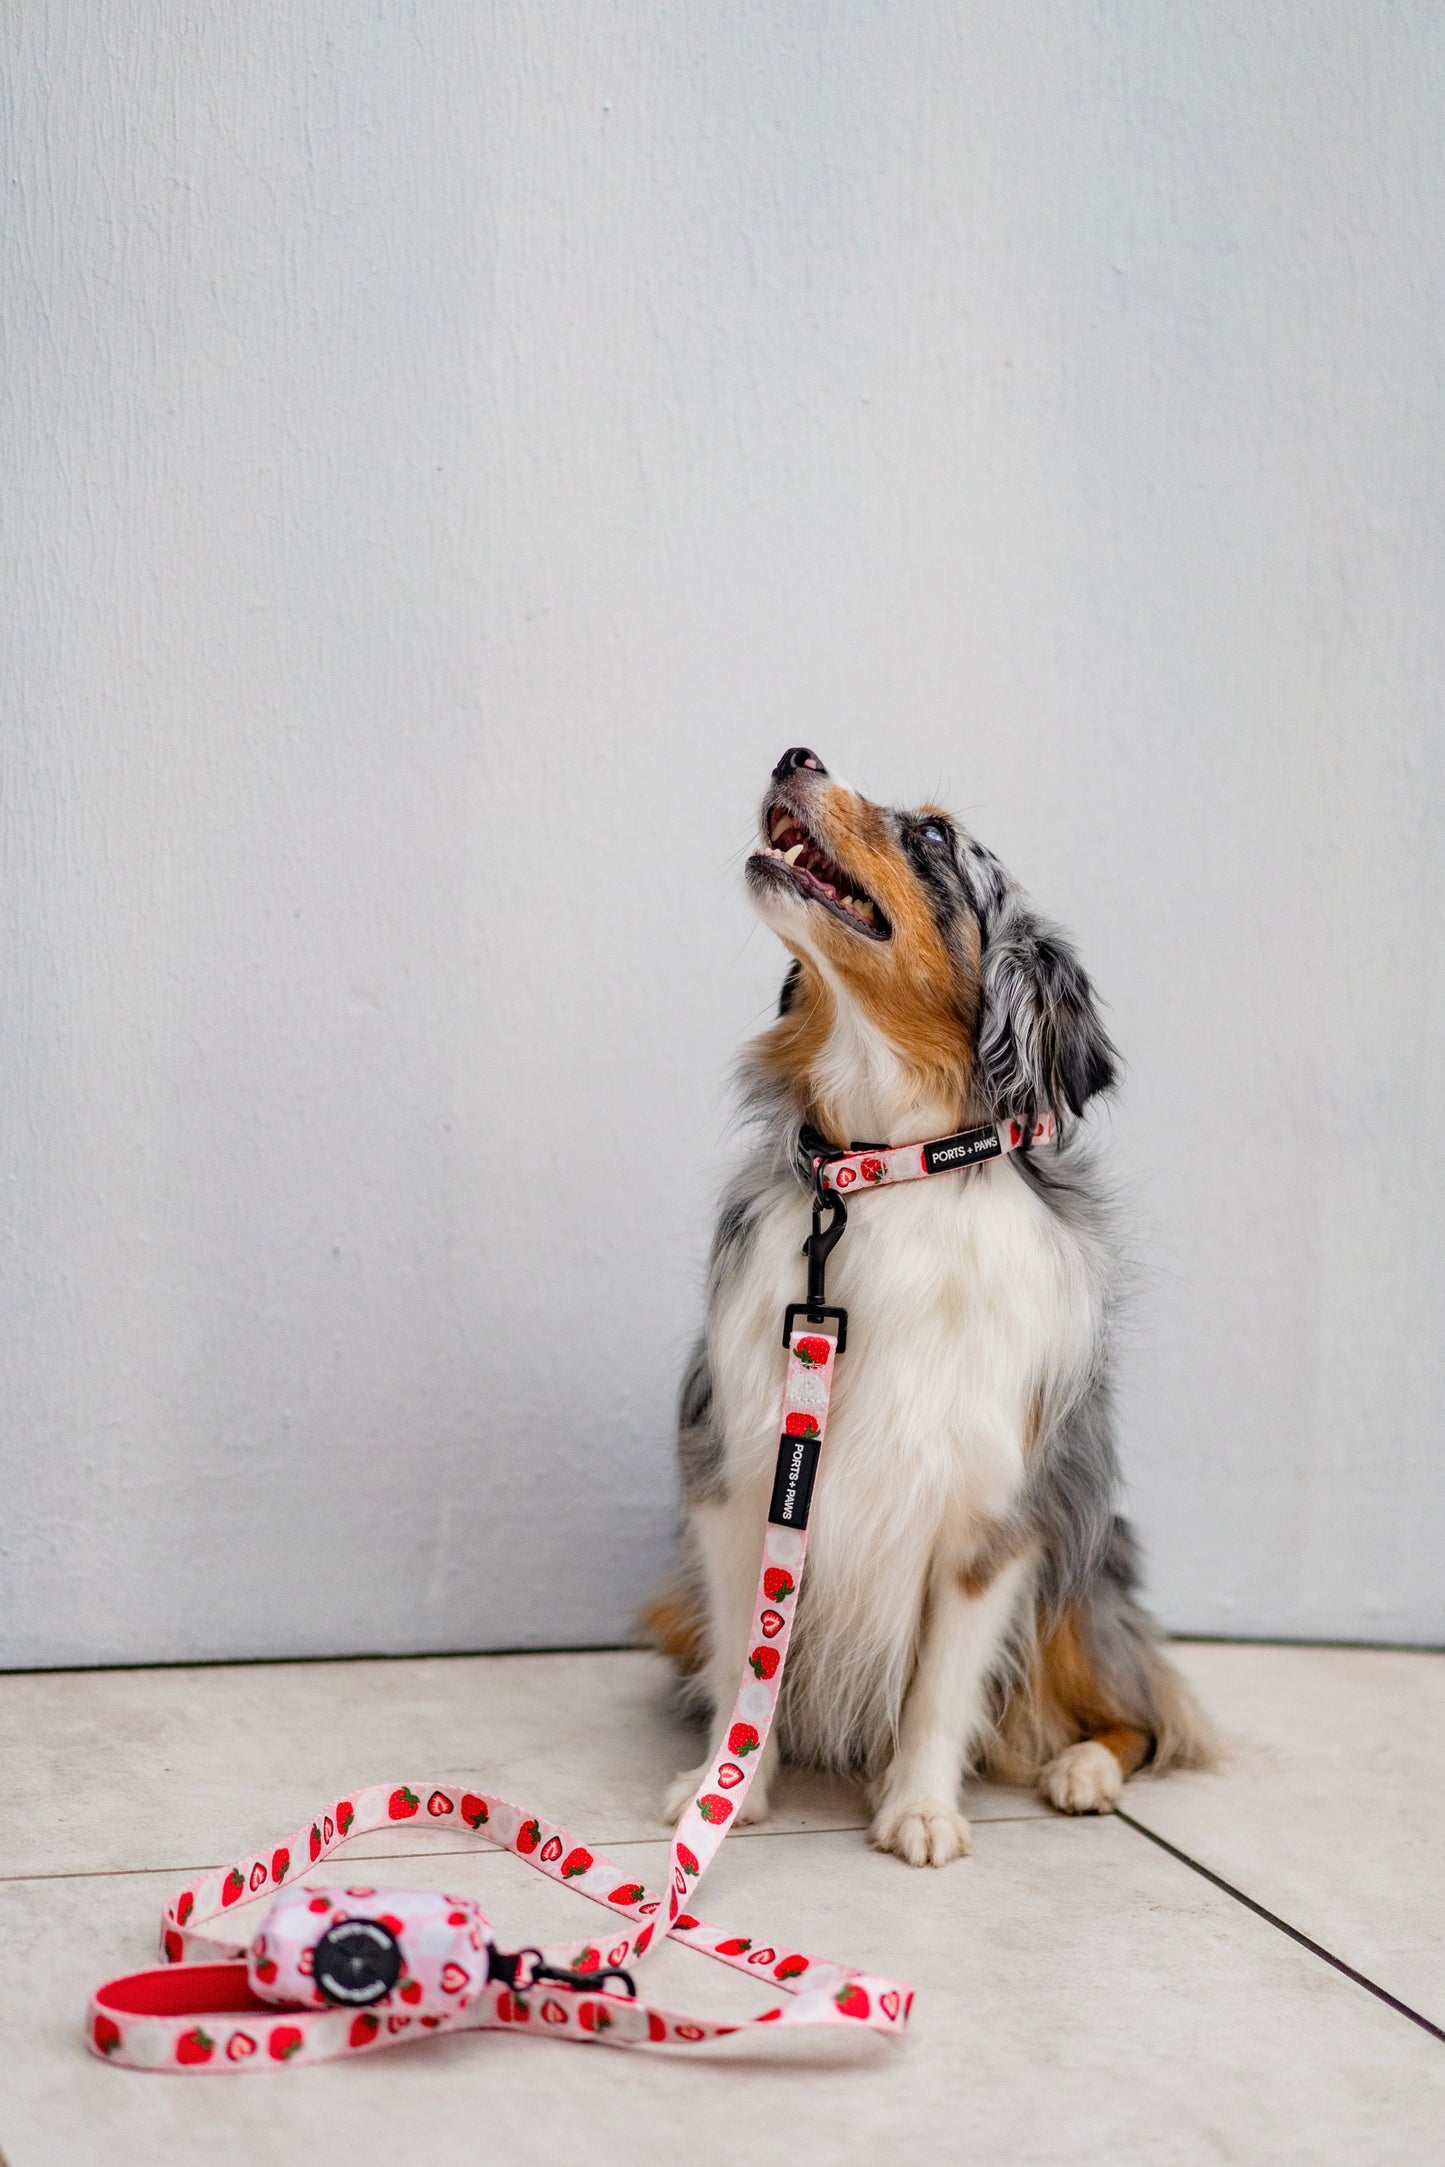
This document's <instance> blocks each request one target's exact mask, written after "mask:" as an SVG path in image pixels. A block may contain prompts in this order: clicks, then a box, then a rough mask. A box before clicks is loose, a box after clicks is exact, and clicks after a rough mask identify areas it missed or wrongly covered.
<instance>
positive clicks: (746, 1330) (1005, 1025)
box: [647, 747, 1209, 1866]
mask: <svg viewBox="0 0 1445 2167" xmlns="http://www.w3.org/2000/svg"><path fill="white" fill-rule="evenodd" d="M747 879H748V886H749V888H750V890H751V892H752V898H753V902H754V904H755V905H756V907H757V910H758V912H759V914H760V915H761V917H762V918H763V920H764V922H765V923H766V924H767V925H769V926H771V928H772V929H773V931H774V932H775V933H776V934H777V935H778V937H779V939H780V940H781V941H782V942H783V945H784V946H785V947H786V948H787V949H789V950H790V951H791V954H792V958H793V960H792V963H791V965H790V967H789V969H788V972H787V976H786V978H785V980H784V982H783V991H782V998H781V1002H780V1004H779V1014H778V1018H777V1021H776V1022H775V1023H774V1024H773V1026H772V1027H771V1029H770V1030H768V1031H766V1032H765V1033H764V1034H763V1036H762V1037H761V1038H760V1039H758V1040H757V1041H756V1043H755V1044H754V1045H753V1046H752V1047H751V1048H750V1049H749V1051H748V1053H747V1055H746V1058H745V1062H744V1069H743V1076H744V1085H745V1092H746V1102H747V1111H748V1113H749V1115H750V1116H751V1124H752V1134H753V1139H754V1141H753V1147H752V1150H751V1152H750V1155H749V1157H748V1159H747V1162H746V1164H745V1165H744V1166H743V1168H742V1169H741V1171H740V1172H739V1174H738V1175H737V1177H736V1179H735V1180H734V1181H733V1183H732V1184H731V1186H730V1187H729V1189H728V1190H727V1193H726V1194H725V1196H724V1198H723V1201H722V1205H721V1209H720V1212H719V1216H718V1222H717V1230H716V1234H715V1236H714V1240H713V1248H712V1261H711V1269H710V1272H709V1279H708V1294H707V1317H706V1326H705V1329H704V1332H703V1335H702V1338H701V1340H700V1341H699V1343H698V1346H697V1349H696V1352H695V1354H694V1356H693V1359H692V1361H691V1363H690V1365H689V1367H688V1370H687V1374H686V1377H685V1379H684V1382H683V1388H682V1397H681V1409H680V1425H679V1439H678V1452H679V1457H680V1460H681V1466H682V1482H683V1491H684V1497H685V1501H686V1512H687V1522H686V1533H685V1537H684V1541H683V1546H682V1551H681V1554H680V1557H679V1561H678V1566H677V1570H676V1574H675V1576H674V1579H673V1582H672V1584H671V1585H670V1587H669V1588H668V1590H667V1591H666V1592H665V1593H664V1594H663V1595H662V1596H661V1598H660V1599H659V1600H658V1602H657V1603H655V1604H654V1606H653V1608H652V1610H651V1611H650V1612H649V1613H648V1619H647V1623H648V1625H649V1626H650V1629H651V1632H652V1635H653V1637H654V1638H655V1639H656V1640H657V1641H659V1642H660V1644H661V1645H662V1646H663V1647H664V1648H666V1649H667V1650H668V1652H669V1653H670V1654H672V1655H673V1657H674V1658H675V1659H676V1661H677V1662H678V1665H679V1667H680V1668H681V1670H682V1671H683V1673H684V1675H685V1676H686V1677H687V1678H688V1679H689V1680H690V1682H691V1686H692V1689H693V1691H694V1693H695V1694H696V1696H697V1698H698V1700H699V1701H700V1702H701V1703H702V1704H703V1705H704V1706H705V1711H706V1714H707V1717H708V1720H709V1721H711V1722H713V1723H715V1724H716V1723H721V1722H723V1721H725V1720H726V1718H727V1715H728V1712H729V1710H730V1708H731V1706H732V1700H733V1694H734V1690H735V1687H736V1685H737V1681H738V1678H739V1675H740V1673H741V1671H742V1667H743V1663H744V1661H745V1658H746V1654H747V1639H746V1635H747V1632H748V1629H749V1625H750V1622H751V1617H752V1605H753V1596H754V1591H755V1588H756V1582H757V1569H758V1556H759V1552H760V1548H761V1543H762V1536H763V1528H764V1523H765V1520H766V1517H767V1511H768V1499H769V1495H770V1489H771V1483H772V1477H773V1467H774V1460H775V1456H776V1451H777V1424H778V1398H779V1388H780V1381H781V1376H782V1366H783V1365H782V1356H781V1352H780V1349H779V1343H778V1341H779V1323H780V1319H781V1316H782V1312H783V1308H784V1305H785V1304H786V1303H788V1302H790V1301H796V1300H797V1299H798V1298H799V1297H800V1295H801V1293H802V1276H803V1272H804V1266H803V1263H802V1261H801V1259H800V1254H799V1252H800V1247H801V1244H802V1240H803V1237H804V1235H805V1234H806V1232H807V1230H808V1225H809V1209H810V1189H809V1179H808V1174H807V1171H806V1162H805V1161H804V1160H803V1159H802V1157H801V1156H800V1141H799V1139H800V1131H801V1130H802V1128H803V1126H804V1125H805V1124H809V1125H811V1127H812V1128H813V1129H815V1130H816V1131H817V1132H818V1133H819V1134H820V1135H821V1136H822V1137H824V1138H825V1139H826V1140H827V1142H828V1143H829V1144H832V1145H839V1146H841V1145H845V1144H848V1143H860V1144H861V1143H869V1144H901V1143H909V1142H914V1141H918V1140H922V1139H924V1138H929V1137H935V1136H943V1135H947V1134H949V1133H951V1132H953V1131H956V1130H959V1129H963V1128H968V1127H971V1126H974V1125H981V1124H984V1123H987V1122H994V1121H1000V1120H1007V1119H1010V1118H1016V1119H1017V1120H1019V1121H1020V1122H1022V1123H1023V1124H1024V1125H1025V1126H1026V1128H1029V1129H1031V1128H1032V1126H1033V1124H1034V1122H1035V1120H1036V1119H1037V1117H1038V1116H1039V1115H1040V1114H1042V1113H1044V1112H1046V1111H1047V1112H1050V1113H1052V1115H1053V1116H1054V1120H1055V1123H1056V1124H1057V1128H1056V1141H1054V1142H1052V1143H1050V1144H1047V1145H1043V1146H1040V1147H1037V1148H1035V1149H1032V1150H1024V1151H1021V1152H1018V1153H1016V1154H1014V1155H1012V1156H1010V1157H1006V1158H999V1159H994V1160H991V1161H986V1162H983V1163H980V1164H978V1165H976V1166H971V1167H969V1168H967V1169H966V1170H964V1171H960V1172H956V1173H951V1174H947V1175H942V1176H940V1177H938V1178H937V1179H934V1180H927V1181H918V1182H912V1183H908V1184H906V1185H904V1186H901V1187H899V1188H897V1189H890V1190H888V1191H886V1192H879V1193H877V1194H871V1195H869V1196H867V1197H865V1198H864V1199H863V1200H862V1202H861V1205H860V1206H859V1208H857V1209H855V1210H854V1211H853V1213H852V1216H851V1218H850V1220H849V1224H848V1231H847V1236H846V1238H845V1239H844V1240H843V1241H842V1243H841V1244H840V1245H839V1247H838V1249H837V1250H836V1252H835V1254H834V1256H833V1259H832V1264H831V1267H830V1274H829V1286H828V1297H829V1300H830V1301H833V1302H837V1303H841V1304H842V1305H844V1306H845V1307H846V1308H847V1309H848V1311H849V1343H848V1351H847V1354H846V1356H845V1358H844V1360H843V1361H842V1362H841V1363H840V1364H839V1372H838V1380H837V1384H836V1387H835V1389H834V1394H833V1403H832V1411H831V1414H830V1418H829V1423H828V1436H827V1444H826V1447H825V1450H824V1455H823V1462H822V1466H821V1469H820V1472H819V1480H818V1488H817V1494H816V1497H815V1499H814V1503H813V1507H812V1515H811V1523H810V1530H809V1548H808V1567H807V1574H806V1577H805V1579H804V1581H803V1583H802V1586H801V1589H800V1592H799V1598H798V1612H797V1619H796V1624H795V1629H794V1635H793V1642H792V1653H791V1657H790V1661H789V1665H788V1670H787V1675H786V1677H785V1680H784V1684H783V1690H782V1697H781V1702H780V1707H779V1716H778V1722H777V1725H776V1727H775V1729H774V1732H773V1735H772V1738H771V1739H770V1740H769V1742H768V1745H767V1747H766V1749H765V1754H764V1758H763V1761H762V1764H761V1765H760V1767H759V1770H758V1773H757V1775H756V1777H755V1779H754V1782H753V1787H752V1791H751V1794H750V1796H749V1798H748V1800H747V1803H746V1806H745V1807H744V1809H743V1816H742V1817H743V1818H744V1819H747V1820H758V1819H760V1818H762V1817H763V1816H764V1815H765V1814H766V1812H767V1797H768V1788H769V1781H770V1777H771V1775H772V1773H773V1770H774V1768H775V1766H776V1759H777V1755H778V1753H779V1751H781V1752H782V1754H783V1755H784V1756H785V1757H786V1758H788V1759H790V1760H797V1761H801V1762H806V1763H811V1764H813V1765H816V1766H822V1767H826V1768H833V1769H838V1770H843V1771H847V1772H851V1773H853V1774H855V1775H857V1776H860V1777H862V1778H863V1779H864V1780H865V1781H866V1782H867V1783H868V1785H869V1786H870V1791H871V1805H872V1813H873V1822H872V1830H871V1835H872V1841H873V1842H874V1843H875V1844H877V1845H878V1846H879V1847H880V1848H882V1849H883V1850H885V1851H892V1852H896V1853H897V1855H898V1856H899V1857H900V1858H903V1859H906V1860H907V1861H908V1862H909V1863H910V1864H911V1865H915V1866H942V1865H945V1864H946V1863H947V1862H948V1861H949V1860H950V1859H954V1858H957V1857H958V1856H959V1855H960V1853H962V1852H964V1851H965V1850H966V1849H967V1848H968V1823H967V1821H966V1820H965V1819H964V1817H963V1813H962V1810H961V1809H962V1797H961V1793H962V1786H963V1781H964V1777H965V1774H966V1773H967V1772H968V1771H969V1770H970V1769H976V1770H981V1771H985V1772H987V1773H990V1774H993V1775H995V1776H997V1777H999V1778H1000V1779H1001V1780H1004V1781H1009V1782H1015V1783H1019V1782H1027V1783H1030V1784H1035V1783H1036V1784H1038V1785H1039V1786H1040V1787H1041V1788H1042V1791H1043V1793H1044V1796H1045V1797H1046V1798H1047V1799H1049V1800H1050V1801H1051V1802H1052V1804H1053V1805H1055V1806H1057V1807H1059V1808H1060V1809H1061V1810H1063V1811H1064V1812H1066V1813H1098V1812H1101V1811H1105V1810H1107V1809H1108V1808H1110V1807H1111V1806H1112V1805H1113V1804H1114V1803H1115V1802H1116V1800H1117V1799H1118V1796H1119V1791H1120V1787H1121V1785H1122V1784H1123V1782H1124V1779H1125V1778H1126V1777H1127V1776H1129V1775H1131V1774H1132V1773H1133V1772H1134V1770H1135V1769H1137V1768H1140V1767H1141V1766H1143V1765H1145V1764H1146V1763H1147V1764H1149V1765H1150V1766H1152V1767H1153V1768H1155V1769H1163V1768H1166V1767H1168V1766H1169V1765H1171V1764H1177V1763H1188V1762H1199V1761H1202V1760H1203V1759H1205V1758H1206V1757H1207V1754H1208V1749H1209V1741H1208V1735H1207V1730H1206V1726H1205V1724H1204V1721H1203V1718H1202V1717H1201V1716H1200V1714H1199V1712H1198V1710H1197V1709H1196V1708H1195V1706H1194V1704H1193V1702H1192V1700H1191V1699H1190V1696H1189V1694H1188V1692H1187V1691H1186V1689H1185V1687H1184V1685H1183V1683H1182V1681H1181V1680H1180V1678H1179V1677H1178V1675H1177V1674H1176V1673H1175V1672H1174V1670H1173V1669H1172V1668H1171V1666H1170V1664H1169V1662H1168V1661H1167V1659H1166V1657H1165V1655H1164V1653H1163V1651H1162V1649H1161V1647H1160V1645H1159V1641H1158V1639H1157V1637H1156V1634H1155V1632H1154V1630H1153V1628H1152V1626H1151V1625H1150V1622H1149V1620H1148V1619H1147V1618H1146V1617H1145V1615H1144V1614H1143V1612H1142V1611H1141V1610H1140V1608H1139V1606H1138V1604H1137V1603H1136V1601H1135V1599H1134V1559H1133V1546H1132V1543H1131V1540H1130V1536H1129V1531H1128V1528H1127V1526H1126V1525H1125V1523H1124V1521H1123V1520H1122V1519H1120V1518H1119V1517H1118V1514H1117V1512H1116V1510H1115V1505H1116V1491H1117V1487H1118V1477H1117V1469H1116V1463H1115V1456H1114V1445H1113V1440H1112V1434H1111V1426H1110V1414H1109V1344H1110V1326H1111V1318H1112V1314H1113V1310H1114V1306H1115V1290H1116V1282H1117V1269H1116V1261H1115V1254H1114V1248H1113V1244H1112V1242H1111V1239H1110V1219H1109V1213H1108V1210H1107V1206H1106V1200H1105V1197H1104V1193H1103V1191H1102V1188H1101V1185H1100V1181H1099V1177H1098V1173H1097V1170H1096V1165H1095V1155H1094V1152H1093V1150H1092V1148H1091V1145H1090V1142H1089V1139H1088V1137H1087V1135H1086V1134H1085V1131H1084V1127H1083V1125H1082V1124H1081V1122H1080V1120H1079V1117H1080V1116H1081V1115H1082V1114H1083V1113H1084V1110H1085V1108H1086V1107H1087V1105H1088V1104H1089V1101H1090V1100H1091V1099H1093V1098H1095V1097H1096V1096H1097V1095H1098V1094H1099V1093H1100V1092H1104V1091H1107V1090H1108V1089H1109V1088H1110V1086H1111V1085H1112V1083H1113V1081H1114V1076H1115V1061H1116V1056H1115V1052H1114V1048H1113V1046H1112V1045H1111V1044H1110V1041H1109V1037H1108V1034H1107V1032H1106V1031H1105V1029H1104V1025H1103V1023H1102V1021H1101V1019H1100V1015H1099V1011H1098V1007H1097V1004H1096V1001H1095V996H1094V991H1093V988H1092V986H1091V984H1090V982H1089V979H1088V978H1087V976H1086V975H1085V973H1084V970H1083V968H1082V966H1081V964H1080V963H1079V960H1078V958H1077V956H1076V955H1075V953H1074V951H1073V949H1072V947H1071V946H1070V945H1069V943H1068V942H1067V941H1066V940H1065V939H1064V938H1063V936H1062V935H1061V934H1060V933H1059V932H1058V931H1057V930H1056V929H1055V927H1053V926H1052V925H1051V924H1049V922H1048V921H1047V920H1046V919H1044V918H1042V917H1041V916H1040V915H1039V914H1038V912H1037V911H1036V910H1035V909H1034V907H1033V905H1032V904H1031V903H1030V902H1029V900H1028V898H1027V897H1026V896H1025V895H1024V894H1023V893H1022V891H1021V890H1020V889H1019V888H1018V887H1016V886H1015V884H1014V882H1013V881H1012V880H1011V879H1010V878H1009V875H1008V874H1007V873H1006V872H1005V870H1004V868H1003V866H1002V865H1000V863H999V861H998V860H997V858H995V857H994V856H993V855H992V853H991V852H990V851H988V850H986V849H985V848H984V847H983V845H982V844H981V843H978V842H976V841H975V840H974V839H973V837H972V836H970V835H968V834H967V833H965V831H964V830H963V829H962V828H961V827H960V826H959V825H958V823H957V822H956V821H955V820H953V819H952V818H950V816H949V815H948V814H947V813H944V812H940V811H938V810H936V809H935V808H934V807H932V806H924V807H922V808H921V809H920V810H918V811H916V812H899V811H895V810H892V809H891V808H888V807H886V806H882V805H874V804H872V803H870V802H869V800H868V799H867V798H864V797H861V796H860V795H859V794H858V792H857V791H855V790H852V789H850V788H849V787H848V786H847V785H846V784H845V783H842V782H840V781H839V780H838V778H837V777H836V776H833V775H830V774H829V773H828V770H827V769H826V768H825V767H824V765H823V763H822V761H821V760H820V759H819V758H818V757H817V755H816V754H815V753H812V752H809V751H807V750H806V749H804V748H801V747H799V748H796V749H795V750H793V751H791V752H789V753H786V754H784V756H783V758H782V759H781V760H780V761H779V763H778V765H777V767H776V769H775V770H774V772H773V777H772V780H771V782H770V784H769V786H768V789H767V792H766V794H765V796H764V799H763V804H762V814H761V823H760V835H759V841H758V847H757V849H756V850H755V851H754V853H753V855H752V856H751V857H750V858H749V860H748V867H747ZM708 1765H710V1764H707V1763H705V1764H704V1770H705V1769H706V1767H707V1766H708ZM697 1781H698V1774H697V1772H696V1771H689V1772H687V1773H686V1774H684V1775H682V1776H681V1777H679V1779H678V1782H677V1785H676V1786H675V1788H674V1790H673V1792H672V1793H671V1794H670V1796H669V1800H668V1813H669V1818H672V1817H674V1816H675V1814H676V1813H677V1812H679V1811H681V1810H682V1808H683V1807H684V1806H685V1804H686V1802H687V1800H688V1799H689V1798H690V1797H691V1795H692V1793H693V1790H694V1788H695V1786H696V1783H697Z"/></svg>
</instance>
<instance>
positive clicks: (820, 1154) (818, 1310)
mask: <svg viewBox="0 0 1445 2167" xmlns="http://www.w3.org/2000/svg"><path fill="white" fill-rule="evenodd" d="M801 1143H802V1148H803V1149H804V1150H805V1151H806V1152H807V1153H808V1155H809V1157H810V1158H811V1159H812V1161H813V1231H812V1233H811V1234H810V1235H808V1237H807V1239H806V1240H805V1241H804V1243H803V1254H804V1256H805V1257H806V1258H807V1260H808V1299H807V1300H806V1302H789V1304H788V1306H787V1308H786V1309H785V1310H784V1311H783V1345H784V1346H785V1347H786V1346H787V1345H788V1343H789V1341H790V1340H791V1339H792V1336H793V1329H794V1323H795V1320H796V1319H797V1318H798V1317H806V1318H807V1320H808V1322H809V1324H823V1323H825V1322H826V1321H827V1319H828V1318H829V1317H833V1318H835V1319H836V1320H837V1325H838V1352H839V1354H841V1353H842V1352H843V1349H844V1348H845V1347H846V1346H847V1344H848V1312H847V1310H846V1309H840V1308H839V1307H838V1305H837V1303H836V1302H830V1301H829V1300H828V1299H827V1283H826V1282H827V1271H828V1259H829V1257H830V1256H831V1255H832V1254H833V1251H834V1250H835V1249H836V1248H837V1246H838V1243H839V1242H840V1241H841V1240H842V1239H843V1235H844V1233H845V1232H846V1230H847V1226H848V1207H847V1205H846V1204H845V1203H844V1202H843V1199H842V1197H841V1196H839V1195H838V1193H837V1191H836V1190H833V1189H825V1188H824V1187H823V1169H824V1167H825V1166H826V1165H827V1164H828V1162H829V1160H830V1159H846V1158H847V1156H848V1153H847V1152H846V1151H840V1150H838V1149H837V1147H836V1146H835V1145H832V1144H827V1143H825V1142H824V1141H823V1139H822V1137H821V1136H819V1135H818V1134H817V1132H816V1130H812V1129H804V1131H803V1134H802V1138H801ZM825 1211H826V1212H829V1213H830V1214H831V1217H830V1218H829V1220H828V1223H827V1225H826V1226H825V1225H824V1224H823V1214H824V1212H825Z"/></svg>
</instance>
